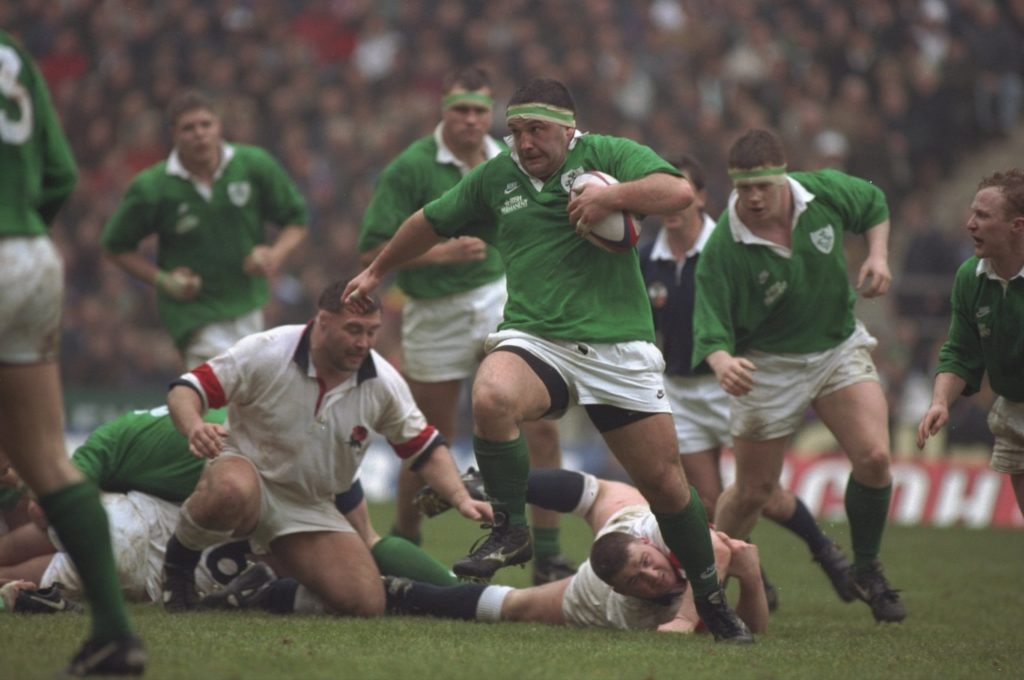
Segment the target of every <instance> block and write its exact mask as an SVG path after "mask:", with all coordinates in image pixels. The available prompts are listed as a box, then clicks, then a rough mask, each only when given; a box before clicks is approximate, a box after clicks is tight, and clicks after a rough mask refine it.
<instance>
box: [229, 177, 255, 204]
mask: <svg viewBox="0 0 1024 680" xmlns="http://www.w3.org/2000/svg"><path fill="white" fill-rule="evenodd" d="M251 195H252V185H251V184H249V183H248V182H230V183H228V198H229V199H231V202H232V203H234V204H235V205H236V206H238V207H239V208H241V207H242V206H244V205H245V204H246V203H248V202H249V196H251Z"/></svg>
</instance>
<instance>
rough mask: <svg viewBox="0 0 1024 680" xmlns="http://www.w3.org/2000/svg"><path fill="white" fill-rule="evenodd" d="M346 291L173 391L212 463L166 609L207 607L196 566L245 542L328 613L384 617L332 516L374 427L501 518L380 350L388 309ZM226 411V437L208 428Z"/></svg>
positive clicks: (189, 512) (171, 553)
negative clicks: (218, 549)
mask: <svg viewBox="0 0 1024 680" xmlns="http://www.w3.org/2000/svg"><path fill="white" fill-rule="evenodd" d="M345 284H346V282H345V281H338V282H335V283H333V284H331V285H330V286H328V287H327V288H326V289H325V290H324V291H323V293H322V294H321V296H320V300H319V304H318V307H319V310H318V312H317V315H316V317H315V318H314V319H313V320H312V321H311V322H309V323H308V324H306V325H293V326H282V327H279V328H275V329H272V330H269V331H265V332H263V333H257V334H255V335H251V336H249V337H247V338H244V339H242V340H241V341H239V342H238V343H237V344H235V345H234V346H233V347H232V348H231V349H229V350H228V351H227V352H225V353H224V354H221V355H219V356H217V357H214V358H213V359H211V360H210V361H209V362H206V363H204V364H201V365H200V366H198V367H196V368H195V369H193V370H192V371H190V372H189V373H186V374H185V375H184V376H182V378H181V379H179V380H178V381H176V382H175V383H174V385H172V388H171V391H170V393H169V395H168V400H167V402H168V406H169V408H170V412H171V417H172V418H173V420H174V424H175V426H176V427H177V428H178V430H179V431H180V432H181V433H182V434H184V435H185V436H187V437H188V440H189V448H190V450H191V451H192V453H193V454H195V455H196V456H200V457H204V458H208V459H211V462H210V463H209V464H208V465H207V467H206V469H205V470H204V472H203V476H202V477H201V479H200V481H199V484H198V486H197V487H196V490H195V492H194V493H193V494H192V495H191V496H190V497H189V498H188V500H187V501H186V502H185V504H184V505H183V506H182V509H181V514H180V518H179V521H178V526H177V528H176V529H175V533H174V536H173V537H172V538H171V540H170V541H169V542H168V544H167V555H166V561H165V564H164V593H163V599H164V606H165V608H166V609H167V610H168V611H182V610H186V609H192V608H194V607H196V606H197V605H198V601H199V600H198V595H197V593H196V589H195V580H194V579H195V567H196V565H197V564H198V562H199V558H200V553H201V551H202V549H203V548H204V547H206V546H209V545H213V544H216V543H220V542H223V541H225V540H229V539H231V538H248V539H249V540H250V542H251V543H252V545H253V547H254V548H255V549H256V551H257V552H264V553H269V554H270V555H271V556H272V557H273V558H275V560H276V563H277V564H279V565H281V566H282V567H283V569H285V570H286V571H287V572H288V573H289V574H291V575H292V576H294V577H295V579H296V581H297V582H298V583H299V584H301V588H300V590H302V591H303V592H306V591H308V593H309V594H310V595H312V596H315V597H317V598H319V599H320V600H322V602H323V604H324V606H325V608H326V609H328V610H330V611H332V612H334V613H338V614H347V615H356V616H373V615H377V614H381V613H383V611H384V591H383V588H382V587H381V583H380V572H379V571H378V569H377V567H376V565H375V564H374V561H373V558H372V556H371V554H370V551H369V549H368V548H367V547H366V544H365V543H364V542H363V539H362V538H360V536H359V535H358V533H356V529H355V528H354V527H353V526H352V524H350V523H349V521H348V520H346V518H345V517H343V516H342V515H341V514H340V513H339V512H338V510H337V509H336V507H335V504H334V500H335V492H336V490H337V489H347V488H349V487H350V486H351V485H352V483H353V481H354V479H355V476H356V473H357V472H358V469H359V464H360V463H361V462H362V459H363V456H364V455H365V453H366V448H367V445H368V444H369V441H368V435H369V431H370V430H371V429H372V430H376V431H377V432H379V433H381V434H382V435H384V436H385V437H387V439H388V441H389V442H390V443H391V445H392V446H393V447H394V449H395V452H396V453H397V454H398V455H399V456H400V457H401V458H403V459H404V460H405V461H406V463H407V464H410V465H413V466H415V467H416V468H417V469H418V470H419V472H420V473H421V474H422V475H423V477H424V479H425V480H426V481H427V482H428V483H429V484H430V485H431V486H435V487H436V488H437V489H438V490H439V493H440V494H441V495H442V496H444V497H445V498H446V499H447V500H448V501H449V502H451V503H452V504H453V505H454V506H455V507H457V508H458V509H459V512H460V513H461V514H463V515H464V516H465V517H467V518H469V519H473V520H489V519H491V518H492V513H491V508H490V505H489V504H487V503H485V502H482V501H477V500H474V499H472V498H470V496H469V494H468V493H467V492H466V490H465V487H464V486H463V484H462V481H461V480H460V479H459V474H458V471H457V470H456V468H455V464H454V463H453V462H452V459H451V454H450V453H449V451H448V448H447V446H446V445H445V443H444V440H443V438H442V437H441V436H440V434H439V433H438V432H437V431H436V430H435V429H434V428H433V427H432V426H431V425H429V424H428V423H427V422H426V419H425V418H424V417H423V415H422V413H421V412H420V411H419V409H418V408H417V407H416V404H415V402H414V401H413V399H412V396H411V395H410V393H409V388H408V386H407V385H406V383H405V381H404V380H403V379H402V378H401V376H400V375H399V374H398V372H397V371H396V370H395V369H394V368H393V367H392V366H391V365H390V364H389V363H388V362H387V361H386V360H384V358H383V357H381V356H380V355H379V354H377V353H376V352H374V351H373V349H372V347H373V344H374V341H375V339H376V336H377V333H378V331H379V330H380V327H381V316H380V309H379V305H377V304H372V305H370V306H369V308H362V309H360V311H358V312H357V311H354V310H352V309H348V308H345V307H343V306H342V304H341V293H342V291H343V290H344V288H345ZM225 404H226V405H227V409H228V422H230V423H231V429H230V432H229V431H228V430H227V429H226V428H224V427H223V426H222V425H216V424H211V423H206V422H204V421H203V419H202V413H203V412H204V411H205V410H206V409H207V408H215V407H219V406H222V405H225Z"/></svg>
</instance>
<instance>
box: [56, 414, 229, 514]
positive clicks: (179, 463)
mask: <svg viewBox="0 0 1024 680" xmlns="http://www.w3.org/2000/svg"><path fill="white" fill-rule="evenodd" d="M226 419H227V410H226V409H211V410H209V411H208V412H207V413H206V415H205V416H204V417H203V420H205V421H206V422H208V423H224V421H225V420H226ZM71 462H72V464H74V465H75V467H77V468H78V469H79V470H81V471H82V474H84V475H85V476H86V477H88V478H89V479H91V480H93V481H94V482H96V484H97V486H99V487H100V489H102V490H103V491H111V492H117V493H126V492H128V491H141V492H143V493H148V494H150V495H152V496H156V497H158V498H163V499H164V500H168V501H172V502H175V503H180V502H181V501H184V500H185V499H186V498H188V497H189V496H190V495H191V494H192V492H193V491H194V490H195V488H196V483H197V482H198V481H199V476H200V475H201V474H202V472H203V466H204V465H205V463H206V461H205V460H204V459H201V458H196V457H195V456H193V455H192V454H191V453H190V452H189V450H188V439H186V437H185V436H184V435H182V434H181V433H180V432H178V430H177V429H176V428H175V427H174V421H172V420H171V416H170V415H169V414H168V412H167V407H166V406H160V407H158V408H154V409H152V410H149V411H130V412H128V413H125V414H123V415H121V416H118V417H117V418H115V419H114V420H112V421H110V422H109V423H105V424H103V425H101V426H100V427H98V428H96V430H95V431H94V432H93V433H92V434H91V435H89V438H88V439H86V440H85V443H84V444H82V446H80V447H79V448H78V449H76V450H75V453H74V454H73V455H72V456H71Z"/></svg>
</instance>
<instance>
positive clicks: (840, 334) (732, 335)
mask: <svg viewBox="0 0 1024 680" xmlns="http://www.w3.org/2000/svg"><path fill="white" fill-rule="evenodd" d="M789 178H790V179H791V180H792V181H791V182H790V187H791V189H792V191H793V200H794V208H795V209H796V211H797V213H798V217H797V220H796V225H795V226H794V228H793V235H792V243H791V250H789V251H786V249H785V248H783V247H782V246H778V245H774V247H773V245H772V244H769V243H768V242H767V241H762V242H761V243H743V242H741V241H740V240H739V238H740V233H741V231H742V230H745V227H743V226H742V225H741V223H740V222H739V220H738V218H737V217H736V213H735V200H736V193H735V192H733V194H732V196H731V197H730V201H729V208H728V210H726V211H725V212H724V213H723V214H722V216H721V217H720V218H719V220H718V224H717V226H716V227H715V230H714V232H712V234H711V237H710V238H709V239H708V242H707V244H706V245H705V246H704V251H703V253H702V254H701V257H700V262H699V263H698V264H697V299H696V308H695V310H694V348H693V365H695V366H696V365H697V364H699V363H700V362H701V361H702V360H704V359H705V358H706V357H707V356H708V355H709V354H711V353H712V352H715V351H717V350H724V351H726V352H728V353H730V354H732V355H734V356H735V355H741V354H744V353H745V352H747V351H748V350H760V351H762V352H770V353H777V354H781V353H793V354H807V353H810V352H820V351H824V350H827V349H831V348H832V347H835V346H836V345H838V344H840V343H841V342H843V341H844V340H845V339H846V338H848V337H850V334H851V333H853V330H854V327H855V325H856V319H855V318H854V315H853V305H854V301H855V300H856V292H855V291H854V289H853V287H852V286H851V285H850V281H849V273H848V272H847V267H846V256H845V254H844V253H843V235H844V234H845V233H846V232H852V233H855V234H863V233H864V232H866V231H867V230H869V229H871V228H872V227H874V226H876V225H878V224H880V223H882V222H884V221H885V220H886V219H887V218H888V217H889V208H888V206H887V204H886V201H885V196H884V194H883V193H882V191H881V189H879V188H878V187H876V186H875V185H873V184H871V183H869V182H867V181H865V180H862V179H859V178H857V177H851V176H850V175H846V174H843V173H841V172H839V171H836V170H819V171H816V172H794V173H790V174H789Z"/></svg>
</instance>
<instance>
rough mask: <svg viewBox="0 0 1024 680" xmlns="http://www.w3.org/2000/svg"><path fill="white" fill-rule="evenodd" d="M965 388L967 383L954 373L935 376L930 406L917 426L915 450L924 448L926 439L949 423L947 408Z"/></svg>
mask: <svg viewBox="0 0 1024 680" xmlns="http://www.w3.org/2000/svg"><path fill="white" fill-rule="evenodd" d="M965 387H967V381H966V380H964V379H963V378H961V377H960V376H958V375H957V374H955V373H939V374H938V375H936V376H935V385H934V387H933V388H932V403H931V406H929V407H928V410H927V411H926V412H925V414H924V417H923V418H921V423H920V425H918V426H917V448H919V449H922V448H924V443H925V441H927V440H928V437H930V436H932V435H933V434H936V433H938V431H939V430H941V429H942V427H943V426H944V425H945V424H946V422H948V421H949V407H950V405H951V404H952V403H953V402H954V401H956V399H957V397H959V396H960V395H961V394H962V393H963V391H964V388H965Z"/></svg>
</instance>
